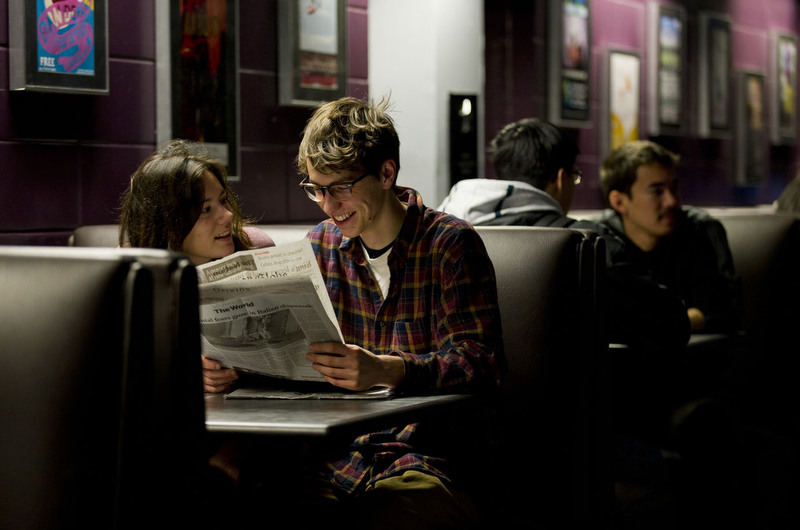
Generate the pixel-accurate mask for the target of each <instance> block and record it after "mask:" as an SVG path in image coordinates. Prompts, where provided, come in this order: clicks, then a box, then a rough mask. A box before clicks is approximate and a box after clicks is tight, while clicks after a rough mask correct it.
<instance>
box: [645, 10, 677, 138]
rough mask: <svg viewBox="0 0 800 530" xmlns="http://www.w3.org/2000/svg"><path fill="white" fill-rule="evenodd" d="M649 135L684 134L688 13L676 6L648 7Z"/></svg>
mask: <svg viewBox="0 0 800 530" xmlns="http://www.w3.org/2000/svg"><path fill="white" fill-rule="evenodd" d="M647 7H648V19H649V21H648V26H647V28H648V37H649V42H648V65H649V68H648V73H649V75H648V82H647V86H648V95H649V98H648V101H649V105H648V108H649V118H650V119H649V120H648V122H649V132H650V134H652V135H654V136H658V135H665V134H672V135H677V134H680V133H681V130H682V127H681V124H682V123H683V121H684V120H683V97H682V95H683V84H684V81H683V78H684V66H683V65H684V64H685V63H686V61H685V59H684V54H685V50H686V46H685V38H686V37H685V35H686V10H685V9H684V8H683V7H681V6H679V5H676V4H660V3H657V2H652V3H650V4H648V6H647Z"/></svg>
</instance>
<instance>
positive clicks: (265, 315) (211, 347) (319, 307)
mask: <svg viewBox="0 0 800 530" xmlns="http://www.w3.org/2000/svg"><path fill="white" fill-rule="evenodd" d="M197 273H198V281H199V284H200V285H199V294H200V326H201V332H202V350H203V355H205V356H206V357H208V358H210V359H214V360H217V361H219V362H220V363H222V364H223V365H224V366H228V367H231V368H236V369H237V370H243V371H249V372H256V373H260V374H266V375H269V376H272V377H279V378H284V379H292V380H296V381H324V378H323V377H322V376H321V375H320V374H319V372H317V371H316V370H314V369H313V368H312V367H311V363H310V362H308V361H307V360H306V358H305V355H306V353H307V352H308V345H309V344H311V343H312V342H344V340H343V337H342V332H341V330H340V329H339V324H338V322H337V320H336V313H335V312H334V310H333V305H332V304H331V301H330V298H329V297H328V291H327V290H326V289H325V284H324V282H323V280H322V275H321V274H320V272H319V267H318V265H317V260H316V258H315V257H314V251H313V250H312V249H311V242H310V241H309V240H307V239H303V240H300V241H297V242H295V243H289V244H285V245H280V246H277V247H268V248H263V249H256V250H248V251H240V252H236V253H234V254H231V255H230V256H227V257H225V258H222V259H220V260H217V261H213V262H211V263H207V264H205V265H201V266H199V267H197Z"/></svg>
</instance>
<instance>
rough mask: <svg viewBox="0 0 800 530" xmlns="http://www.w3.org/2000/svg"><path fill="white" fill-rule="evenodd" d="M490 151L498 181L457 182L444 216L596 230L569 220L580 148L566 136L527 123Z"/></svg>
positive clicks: (505, 133)
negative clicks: (568, 213)
mask: <svg viewBox="0 0 800 530" xmlns="http://www.w3.org/2000/svg"><path fill="white" fill-rule="evenodd" d="M490 147H491V156H492V164H493V166H494V171H495V176H496V177H497V178H496V179H485V178H475V179H466V180H462V181H459V182H457V183H456V184H455V185H454V186H453V188H452V189H451V190H450V194H449V195H448V196H447V197H446V198H445V199H444V201H443V202H442V204H441V205H440V206H439V209H440V210H442V211H445V212H449V213H452V214H453V215H456V216H457V217H461V218H462V219H465V220H467V221H469V222H470V223H472V224H474V225H527V226H554V227H563V226H570V227H574V228H588V229H594V228H596V226H595V225H594V224H593V223H589V222H586V221H577V220H575V219H571V218H569V217H567V212H568V211H569V209H570V207H571V206H572V198H573V196H574V195H575V188H576V187H577V186H578V184H580V183H581V179H582V176H583V174H582V173H581V170H580V169H578V167H577V166H576V160H577V157H578V146H577V145H576V144H575V142H574V141H573V140H572V138H570V137H569V136H568V135H567V133H566V132H565V131H563V130H562V129H560V128H558V127H556V126H555V125H553V124H551V123H548V122H544V121H541V120H539V119H537V118H524V119H521V120H519V121H516V122H512V123H509V124H508V125H506V126H505V127H503V129H502V130H501V131H500V132H499V133H497V136H495V137H494V139H493V140H492V143H491V146H490Z"/></svg>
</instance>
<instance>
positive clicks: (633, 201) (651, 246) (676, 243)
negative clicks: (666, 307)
mask: <svg viewBox="0 0 800 530" xmlns="http://www.w3.org/2000/svg"><path fill="white" fill-rule="evenodd" d="M678 160H679V158H678V156H677V155H675V154H674V153H672V152H671V151H669V150H667V149H665V148H664V147H662V146H660V145H658V144H656V143H654V142H651V141H647V140H642V141H635V142H629V143H627V144H624V145H623V146H621V147H619V148H618V149H617V150H615V151H614V152H613V153H611V155H609V156H608V158H606V160H605V162H604V163H603V166H602V168H601V170H600V179H601V184H602V187H603V193H604V194H605V196H606V198H607V200H608V204H609V205H610V206H611V208H612V210H611V211H608V212H606V214H605V215H604V217H603V218H602V219H601V220H600V222H601V223H603V224H604V225H605V226H607V227H608V228H609V229H611V230H612V231H613V232H614V233H615V234H616V235H618V236H619V237H620V238H622V239H623V240H624V241H625V242H626V243H629V244H627V245H626V246H625V249H626V251H627V252H628V253H629V254H628V255H629V259H630V260H631V261H632V262H635V263H639V264H640V265H641V266H642V267H643V268H647V269H648V270H649V271H650V273H651V275H652V277H653V278H654V279H655V280H656V281H658V282H659V283H661V284H663V285H666V286H667V287H668V288H669V289H671V290H672V291H674V292H675V293H677V294H678V295H679V296H680V297H681V298H682V299H683V300H684V302H685V303H686V307H687V314H688V316H689V321H690V322H691V329H692V331H693V332H701V331H702V332H708V333H716V332H725V333H729V332H733V331H736V329H737V326H738V325H739V321H740V318H741V308H742V292H741V282H740V279H739V278H738V277H737V276H736V273H735V271H734V266H733V257H732V256H731V251H730V248H729V247H728V238H727V236H726V234H725V228H724V227H723V226H722V223H720V222H719V221H717V220H716V219H714V218H712V217H711V216H710V215H708V214H707V213H705V212H703V211H702V210H699V209H697V208H691V207H686V206H681V202H680V194H679V192H678V177H677V174H676V168H677V165H678Z"/></svg>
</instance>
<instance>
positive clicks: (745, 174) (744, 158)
mask: <svg viewBox="0 0 800 530" xmlns="http://www.w3.org/2000/svg"><path fill="white" fill-rule="evenodd" d="M766 94H767V91H766V86H765V75H764V74H763V73H761V72H748V71H742V72H740V73H739V77H738V80H737V95H736V100H737V101H736V104H737V112H736V122H737V141H736V146H737V149H736V184H738V185H741V186H746V185H751V184H757V183H760V182H763V181H764V179H765V178H766V176H767V149H768V142H767V135H768V131H767V120H766V113H765V110H766Z"/></svg>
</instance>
